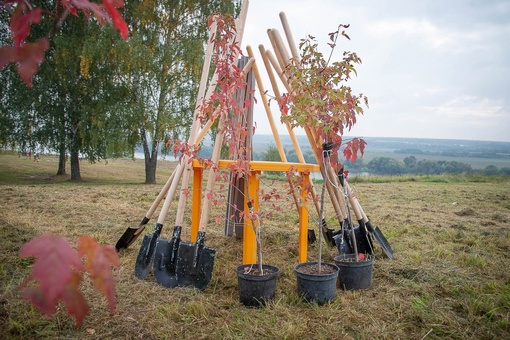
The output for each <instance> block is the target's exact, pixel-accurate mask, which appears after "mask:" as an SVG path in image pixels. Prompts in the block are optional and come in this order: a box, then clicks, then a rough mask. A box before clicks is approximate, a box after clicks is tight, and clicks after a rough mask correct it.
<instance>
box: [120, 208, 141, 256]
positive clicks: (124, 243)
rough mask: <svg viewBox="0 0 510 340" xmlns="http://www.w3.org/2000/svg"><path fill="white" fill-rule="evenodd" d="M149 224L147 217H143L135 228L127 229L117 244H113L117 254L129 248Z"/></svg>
mask: <svg viewBox="0 0 510 340" xmlns="http://www.w3.org/2000/svg"><path fill="white" fill-rule="evenodd" d="M148 222H149V219H148V218H147V217H144V218H143V220H142V222H140V224H139V225H138V226H137V227H129V228H127V229H126V231H125V232H124V234H122V236H121V237H120V238H119V240H118V241H117V243H116V244H115V249H116V250H117V252H119V251H120V250H122V249H126V248H127V247H129V246H130V245H131V244H133V242H135V241H136V239H137V238H138V236H140V234H141V233H142V232H143V230H144V229H145V225H146V224H147V223H148Z"/></svg>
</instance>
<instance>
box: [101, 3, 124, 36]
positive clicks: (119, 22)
mask: <svg viewBox="0 0 510 340" xmlns="http://www.w3.org/2000/svg"><path fill="white" fill-rule="evenodd" d="M103 5H104V7H105V8H106V11H107V12H108V14H110V17H111V18H112V21H113V26H115V28H116V29H117V30H118V31H119V33H120V35H121V36H122V37H123V38H124V40H127V38H128V26H127V23H126V22H125V21H124V19H123V18H122V15H120V13H119V11H118V10H117V7H123V6H124V2H123V1H122V0H103Z"/></svg>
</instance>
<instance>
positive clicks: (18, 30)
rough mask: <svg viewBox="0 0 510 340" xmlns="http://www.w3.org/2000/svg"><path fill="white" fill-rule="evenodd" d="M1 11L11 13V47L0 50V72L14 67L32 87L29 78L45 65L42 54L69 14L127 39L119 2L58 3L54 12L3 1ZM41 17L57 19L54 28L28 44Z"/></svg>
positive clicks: (63, 0)
mask: <svg viewBox="0 0 510 340" xmlns="http://www.w3.org/2000/svg"><path fill="white" fill-rule="evenodd" d="M1 6H2V7H3V9H5V10H8V11H10V12H11V13H12V15H11V20H10V28H11V33H12V41H13V45H12V46H9V45H5V46H0V70H2V69H3V68H4V67H6V66H7V65H9V64H16V67H17V71H18V74H19V75H20V77H21V79H23V81H24V82H25V83H26V84H27V86H29V87H31V86H32V77H33V76H34V75H35V74H36V73H37V71H38V70H39V65H40V64H41V63H42V62H43V61H44V53H45V52H46V51H47V50H48V48H49V39H50V38H51V36H52V35H53V34H54V33H55V32H56V31H57V30H58V29H59V28H60V26H61V25H62V22H63V21H64V20H65V19H66V18H67V15H68V13H71V14H73V15H75V16H78V12H79V11H81V12H82V13H83V14H84V15H85V16H86V17H87V18H90V17H91V15H93V16H94V17H95V18H96V19H97V20H98V22H99V23H100V24H101V25H104V23H105V22H107V23H111V24H112V25H113V26H114V27H115V28H116V29H117V30H118V31H119V33H120V35H121V36H122V37H123V38H124V39H127V38H128V26H127V23H126V22H125V21H124V19H123V18H122V16H121V14H120V12H119V11H118V9H117V8H121V7H123V6H124V2H123V1H122V0H102V4H98V3H95V2H91V1H89V0H57V1H56V4H55V9H56V12H49V11H43V10H42V9H41V8H34V7H33V6H32V5H31V4H30V2H29V1H28V0H5V1H4V2H3V4H1ZM43 14H48V15H51V16H53V17H55V18H57V21H56V23H55V26H54V28H53V30H52V31H51V32H49V33H48V35H47V36H46V37H43V38H40V39H38V40H36V41H34V42H27V41H26V40H27V38H28V37H29V35H30V31H31V26H32V25H36V24H38V23H39V22H40V21H41V19H42V16H43Z"/></svg>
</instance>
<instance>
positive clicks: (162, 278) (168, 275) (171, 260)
mask: <svg viewBox="0 0 510 340" xmlns="http://www.w3.org/2000/svg"><path fill="white" fill-rule="evenodd" d="M180 242H181V227H180V226H175V227H174V232H173V235H172V238H171V239H170V240H163V239H158V242H157V244H156V251H155V254H154V266H153V270H154V276H155V277H156V282H157V283H159V284H160V285H162V286H163V287H166V288H175V287H177V273H176V271H175V267H176V262H177V251H178V249H179V244H180Z"/></svg>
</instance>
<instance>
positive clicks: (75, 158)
mask: <svg viewBox="0 0 510 340" xmlns="http://www.w3.org/2000/svg"><path fill="white" fill-rule="evenodd" d="M71 181H77V182H79V181H81V173H80V153H79V152H78V150H73V151H72V152H71Z"/></svg>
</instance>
